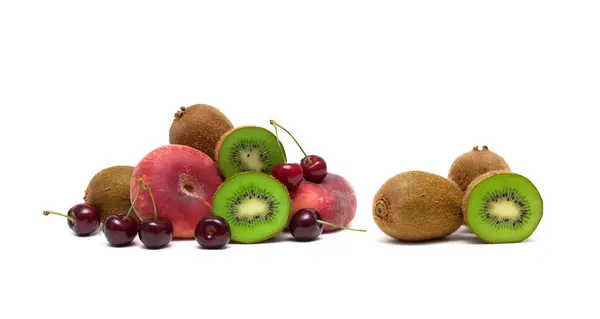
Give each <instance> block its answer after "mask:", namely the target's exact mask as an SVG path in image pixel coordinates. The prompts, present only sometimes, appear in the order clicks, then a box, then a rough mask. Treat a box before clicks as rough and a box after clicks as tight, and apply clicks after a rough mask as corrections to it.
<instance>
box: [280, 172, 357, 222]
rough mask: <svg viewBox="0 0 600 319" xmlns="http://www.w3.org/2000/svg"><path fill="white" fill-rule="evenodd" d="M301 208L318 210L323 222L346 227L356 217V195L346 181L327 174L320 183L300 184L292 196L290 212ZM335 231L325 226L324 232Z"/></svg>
mask: <svg viewBox="0 0 600 319" xmlns="http://www.w3.org/2000/svg"><path fill="white" fill-rule="evenodd" d="M303 208H313V209H316V210H318V211H319V213H320V215H321V218H322V220H323V221H325V222H328V223H331V224H336V225H340V226H348V224H350V222H351V221H352V219H354V216H355V215H356V193H355V192H354V189H353V187H352V185H350V183H348V181H347V180H346V179H344V178H343V177H341V176H340V175H337V174H333V173H329V174H327V177H325V179H323V181H322V182H321V183H313V182H310V181H304V182H302V184H300V186H299V187H298V189H296V192H295V193H294V194H292V209H291V211H292V212H297V211H299V210H301V209H303ZM292 214H293V213H292ZM336 229H338V228H337V227H333V226H330V225H325V231H332V230H336Z"/></svg>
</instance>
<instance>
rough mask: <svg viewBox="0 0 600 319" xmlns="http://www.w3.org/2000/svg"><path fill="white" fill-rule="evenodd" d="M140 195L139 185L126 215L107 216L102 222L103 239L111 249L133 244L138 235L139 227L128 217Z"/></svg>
mask: <svg viewBox="0 0 600 319" xmlns="http://www.w3.org/2000/svg"><path fill="white" fill-rule="evenodd" d="M139 195H140V185H139V183H138V185H137V191H136V194H135V197H134V199H133V202H132V203H131V206H130V207H129V211H128V212H127V214H116V215H112V216H109V217H108V218H106V220H105V221H104V237H106V240H107V241H108V243H109V244H110V245H111V246H113V247H124V246H127V245H129V244H131V243H132V242H133V240H134V239H135V236H136V235H137V233H138V229H139V225H138V223H137V221H136V220H135V219H134V218H133V217H130V215H131V212H132V211H133V206H134V205H135V202H136V201H137V199H138V196H139Z"/></svg>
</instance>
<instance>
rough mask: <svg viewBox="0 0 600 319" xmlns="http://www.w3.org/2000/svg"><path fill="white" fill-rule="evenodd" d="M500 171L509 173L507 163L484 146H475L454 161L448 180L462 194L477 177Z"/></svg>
mask: <svg viewBox="0 0 600 319" xmlns="http://www.w3.org/2000/svg"><path fill="white" fill-rule="evenodd" d="M500 170H502V171H510V167H509V166H508V163H507V162H506V161H505V160H504V158H502V156H500V155H498V154H496V153H494V152H492V151H490V149H489V148H488V147H487V146H486V145H484V146H483V147H482V149H479V147H478V146H475V147H473V150H471V151H470V152H466V153H464V154H461V155H460V156H458V157H457V158H456V159H455V160H454V162H453V163H452V166H451V167H450V171H449V173H448V178H449V179H450V180H452V181H454V182H455V183H456V184H458V187H460V189H461V190H462V191H463V192H464V191H466V190H467V187H468V186H469V184H470V183H471V182H472V181H473V180H474V179H475V178H477V177H478V176H480V175H482V174H485V173H487V172H491V171H500Z"/></svg>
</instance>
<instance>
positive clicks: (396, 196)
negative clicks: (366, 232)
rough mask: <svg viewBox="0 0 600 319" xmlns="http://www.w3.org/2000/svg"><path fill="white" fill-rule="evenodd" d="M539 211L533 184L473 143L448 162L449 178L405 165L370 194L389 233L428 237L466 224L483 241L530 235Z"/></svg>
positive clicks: (380, 223) (420, 238) (409, 237)
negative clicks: (467, 149)
mask: <svg viewBox="0 0 600 319" xmlns="http://www.w3.org/2000/svg"><path fill="white" fill-rule="evenodd" d="M542 214H543V202H542V197H541V195H540V193H539V191H538V189H537V188H536V187H535V185H534V184H533V183H532V182H531V181H530V180H529V179H527V178H526V177H525V176H523V175H521V174H517V173H514V172H512V171H511V169H510V167H509V165H508V163H507V162H506V161H505V160H504V158H503V157H501V156H500V155H498V154H497V153H494V152H492V151H491V150H489V148H488V147H487V146H483V147H482V148H481V149H480V148H479V147H474V148H473V150H472V151H470V152H467V153H464V154H462V155H460V156H459V157H458V158H456V160H455V161H454V162H453V163H452V165H451V167H450V171H449V173H448V178H445V177H442V176H439V175H436V174H432V173H428V172H423V171H409V172H404V173H400V174H398V175H396V176H394V177H392V178H390V179H388V180H387V181H386V182H385V183H384V184H383V185H382V186H381V187H380V189H379V190H378V192H377V193H376V195H375V198H374V200H373V219H374V220H375V223H376V224H377V226H378V227H379V228H380V229H381V230H382V231H383V232H384V233H385V234H387V235H388V236H390V237H392V238H394V239H397V240H401V241H412V242H417V241H429V240H436V239H441V238H444V237H447V236H449V235H450V234H452V233H454V232H455V231H456V230H458V228H460V227H461V225H465V226H467V227H468V228H469V229H470V230H471V231H472V232H473V233H474V234H475V235H477V237H479V238H480V239H481V240H483V241H484V242H487V243H517V242H522V241H524V240H525V239H527V238H529V237H530V236H531V234H533V232H534V231H535V230H536V228H537V227H538V225H539V223H540V221H541V219H542Z"/></svg>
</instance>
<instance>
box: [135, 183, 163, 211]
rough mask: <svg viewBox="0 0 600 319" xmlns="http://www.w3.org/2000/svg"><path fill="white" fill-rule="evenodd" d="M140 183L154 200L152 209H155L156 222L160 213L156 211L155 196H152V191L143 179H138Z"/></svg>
mask: <svg viewBox="0 0 600 319" xmlns="http://www.w3.org/2000/svg"><path fill="white" fill-rule="evenodd" d="M138 181H139V183H140V184H141V185H142V187H143V188H144V189H145V190H147V191H148V193H149V194H150V199H152V207H153V208H154V220H157V219H158V211H157V209H156V201H154V195H153V194H152V190H151V189H150V187H149V186H148V184H146V182H145V181H144V179H143V178H141V177H140V178H138Z"/></svg>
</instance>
